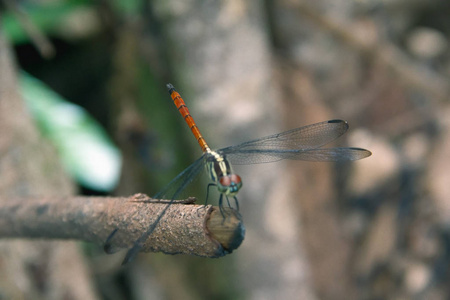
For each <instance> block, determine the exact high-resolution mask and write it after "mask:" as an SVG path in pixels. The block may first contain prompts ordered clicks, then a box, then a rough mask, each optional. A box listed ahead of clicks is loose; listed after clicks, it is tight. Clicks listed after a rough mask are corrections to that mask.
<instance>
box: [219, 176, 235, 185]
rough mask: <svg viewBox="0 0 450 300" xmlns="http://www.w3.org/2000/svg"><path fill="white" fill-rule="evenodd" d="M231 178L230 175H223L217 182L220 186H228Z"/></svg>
mask: <svg viewBox="0 0 450 300" xmlns="http://www.w3.org/2000/svg"><path fill="white" fill-rule="evenodd" d="M231 181H232V179H231V178H230V176H223V177H221V178H220V179H219V183H220V185H222V186H230V184H231Z"/></svg>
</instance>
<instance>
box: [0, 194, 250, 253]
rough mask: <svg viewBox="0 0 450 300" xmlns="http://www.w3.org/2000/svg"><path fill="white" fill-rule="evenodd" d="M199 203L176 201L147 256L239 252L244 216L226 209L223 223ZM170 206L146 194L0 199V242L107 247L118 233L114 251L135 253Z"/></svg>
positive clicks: (152, 239) (147, 248)
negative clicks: (24, 240)
mask: <svg viewBox="0 0 450 300" xmlns="http://www.w3.org/2000/svg"><path fill="white" fill-rule="evenodd" d="M194 201H195V198H189V199H187V200H186V201H180V200H176V201H175V202H174V204H172V205H171V206H170V207H169V209H168V210H167V212H166V214H165V215H164V217H163V218H162V219H161V221H160V222H159V224H158V226H156V229H155V231H154V232H153V233H152V234H151V235H150V236H149V238H148V239H147V241H145V243H144V247H143V248H142V251H143V252H164V253H168V254H191V255H197V256H203V257H220V256H224V255H226V254H228V253H231V252H232V251H233V250H234V249H236V248H237V247H239V245H240V244H241V242H242V240H243V238H244V233H245V229H244V226H243V224H242V222H241V219H240V215H239V213H238V212H237V211H235V210H234V209H231V208H225V219H224V218H223V216H222V215H221V213H220V211H219V209H218V208H217V207H213V206H211V205H208V206H203V205H193V204H192V203H193V202H194ZM161 202H162V203H161ZM186 203H188V204H186ZM167 204H168V201H167V200H156V199H151V198H149V197H148V196H146V195H144V194H136V195H134V196H131V197H128V198H125V197H123V198H114V197H66V198H63V197H60V198H58V197H52V198H49V197H41V198H14V199H2V198H0V238H17V237H21V238H48V239H79V240H83V241H88V242H94V243H97V244H101V245H103V244H104V243H105V241H106V240H107V238H108V236H109V235H110V234H111V232H112V231H114V230H116V229H117V232H116V234H115V235H114V238H112V239H111V240H110V241H109V242H110V244H111V247H112V248H113V249H123V248H131V247H132V246H133V244H134V242H135V241H136V240H137V239H138V238H139V237H140V236H141V234H142V233H144V232H145V231H146V230H147V229H148V228H149V227H150V225H151V224H153V222H154V221H155V220H156V218H157V217H158V215H159V213H160V212H161V211H162V210H163V209H164V208H165V207H166V206H167Z"/></svg>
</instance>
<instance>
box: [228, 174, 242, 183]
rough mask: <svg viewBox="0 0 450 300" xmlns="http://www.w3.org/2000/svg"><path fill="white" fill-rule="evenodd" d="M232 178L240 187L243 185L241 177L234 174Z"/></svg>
mask: <svg viewBox="0 0 450 300" xmlns="http://www.w3.org/2000/svg"><path fill="white" fill-rule="evenodd" d="M230 177H231V182H234V183H236V184H238V185H239V184H240V183H241V176H239V175H236V174H232V175H231V176H230Z"/></svg>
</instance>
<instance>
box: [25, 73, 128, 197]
mask: <svg viewBox="0 0 450 300" xmlns="http://www.w3.org/2000/svg"><path fill="white" fill-rule="evenodd" d="M20 86H21V92H22V95H23V98H24V99H25V101H26V103H27V105H28V107H29V109H30V111H31V113H32V115H33V117H34V119H35V120H36V122H37V124H38V126H39V127H40V129H41V130H42V132H43V135H44V136H46V137H48V138H49V139H50V140H51V141H52V142H53V144H54V145H55V147H56V148H57V150H58V152H59V154H60V157H61V158H62V162H63V164H64V166H65V167H66V169H67V171H68V172H69V173H70V174H71V175H72V176H73V177H74V178H75V179H76V180H77V181H78V182H79V183H80V184H81V185H83V186H85V187H88V188H91V189H94V190H98V191H110V190H112V189H113V188H114V187H115V186H116V185H117V182H118V180H119V177H120V169H121V165H122V157H121V154H120V152H119V150H118V149H117V148H116V147H115V146H114V144H113V143H112V141H111V140H110V138H109V137H108V135H107V134H106V132H105V130H104V129H103V128H102V127H101V126H100V125H99V124H98V122H97V121H95V120H94V119H93V118H92V117H91V116H89V114H88V113H87V112H86V111H85V110H84V109H83V108H81V107H79V106H77V105H75V104H72V103H69V102H67V101H66V100H64V99H63V98H62V97H61V96H60V95H58V94H57V93H55V92H54V91H52V90H51V89H50V88H49V87H48V86H46V85H45V84H44V83H42V82H41V81H39V80H37V79H35V78H33V77H32V76H30V75H29V74H26V73H22V75H21V76H20Z"/></svg>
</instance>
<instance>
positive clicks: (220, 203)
mask: <svg viewBox="0 0 450 300" xmlns="http://www.w3.org/2000/svg"><path fill="white" fill-rule="evenodd" d="M222 200H223V194H220V197H219V210H220V213H221V214H222V217H223V219H224V220H225V214H224V212H223V203H222Z"/></svg>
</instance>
